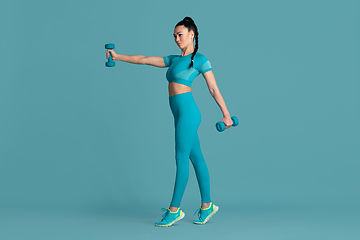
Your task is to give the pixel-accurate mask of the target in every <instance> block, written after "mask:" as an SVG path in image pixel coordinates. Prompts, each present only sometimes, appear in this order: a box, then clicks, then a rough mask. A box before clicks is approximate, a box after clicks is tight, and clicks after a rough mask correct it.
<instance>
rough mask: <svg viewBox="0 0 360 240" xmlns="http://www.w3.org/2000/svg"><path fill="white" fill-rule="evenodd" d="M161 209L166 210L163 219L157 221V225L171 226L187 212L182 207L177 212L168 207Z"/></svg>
mask: <svg viewBox="0 0 360 240" xmlns="http://www.w3.org/2000/svg"><path fill="white" fill-rule="evenodd" d="M161 211H166V212H165V213H164V214H163V216H162V219H161V221H159V222H156V223H155V226H157V227H170V226H171V225H173V224H174V223H175V222H177V221H180V220H181V219H183V218H184V217H185V213H184V212H183V211H182V210H181V209H180V208H178V210H177V211H176V212H171V211H170V209H166V208H162V209H161Z"/></svg>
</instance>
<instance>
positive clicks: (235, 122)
mask: <svg viewBox="0 0 360 240" xmlns="http://www.w3.org/2000/svg"><path fill="white" fill-rule="evenodd" d="M231 120H232V121H233V125H232V126H233V127H236V126H237V125H238V124H239V120H238V119H237V117H235V116H232V117H231ZM215 126H216V129H217V130H218V131H219V132H222V131H224V130H225V123H224V122H222V121H220V122H217V123H216V125H215Z"/></svg>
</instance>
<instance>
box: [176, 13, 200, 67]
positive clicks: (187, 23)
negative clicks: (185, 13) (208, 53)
mask: <svg viewBox="0 0 360 240" xmlns="http://www.w3.org/2000/svg"><path fill="white" fill-rule="evenodd" d="M181 25H184V26H185V27H187V29H188V30H189V32H190V31H191V30H193V31H194V33H195V49H194V52H193V54H192V56H191V63H190V67H192V66H193V59H194V56H195V54H196V52H197V50H198V48H199V44H198V42H199V40H198V35H199V32H198V30H197V27H196V25H195V22H194V20H193V19H192V18H191V17H185V18H184V19H183V20H181V21H180V22H178V23H177V24H176V26H175V27H177V26H181Z"/></svg>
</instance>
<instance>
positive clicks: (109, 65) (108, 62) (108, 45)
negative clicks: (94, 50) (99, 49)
mask: <svg viewBox="0 0 360 240" xmlns="http://www.w3.org/2000/svg"><path fill="white" fill-rule="evenodd" d="M105 48H106V49H110V50H112V49H114V48H115V44H113V43H108V44H105ZM105 65H106V66H107V67H115V62H114V61H113V60H112V56H111V53H109V58H108V61H107V62H106V63H105Z"/></svg>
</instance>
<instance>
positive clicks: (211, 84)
mask: <svg viewBox="0 0 360 240" xmlns="http://www.w3.org/2000/svg"><path fill="white" fill-rule="evenodd" d="M203 76H204V78H205V80H206V84H207V86H208V88H209V92H210V94H211V96H212V97H213V98H214V99H215V101H216V103H217V105H218V106H219V107H220V110H221V111H222V113H223V116H224V117H223V119H222V120H221V121H222V122H224V123H225V128H229V127H231V126H232V124H233V122H232V120H231V117H230V113H229V111H228V109H227V107H226V104H225V101H224V98H223V97H222V95H221V93H220V91H219V88H218V86H217V84H216V81H215V76H214V73H213V71H211V70H210V71H208V72H206V73H204V74H203Z"/></svg>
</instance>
